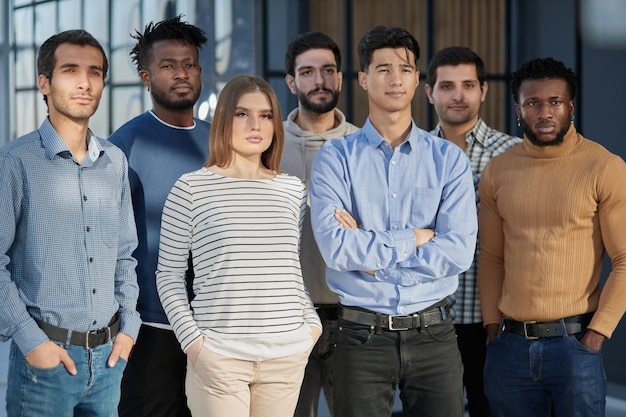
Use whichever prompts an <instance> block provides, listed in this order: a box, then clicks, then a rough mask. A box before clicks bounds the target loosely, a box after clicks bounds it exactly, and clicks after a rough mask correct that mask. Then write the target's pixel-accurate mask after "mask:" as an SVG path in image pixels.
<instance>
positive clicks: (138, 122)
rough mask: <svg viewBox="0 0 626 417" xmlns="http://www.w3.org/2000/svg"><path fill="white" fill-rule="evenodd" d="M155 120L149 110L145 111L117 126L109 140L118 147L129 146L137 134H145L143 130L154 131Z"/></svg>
mask: <svg viewBox="0 0 626 417" xmlns="http://www.w3.org/2000/svg"><path fill="white" fill-rule="evenodd" d="M155 122H156V120H154V117H153V116H151V115H150V114H149V113H148V112H144V113H142V114H140V115H139V116H135V117H134V118H132V119H130V120H129V121H127V122H126V123H124V124H123V125H122V126H120V127H119V128H117V129H116V130H115V131H114V132H113V133H112V134H111V136H109V138H108V140H109V142H111V143H113V144H115V145H117V146H118V147H121V148H126V147H129V146H130V145H131V144H132V142H133V141H134V140H135V139H136V138H137V136H141V135H142V134H143V133H142V132H146V133H147V132H153V131H154V129H155Z"/></svg>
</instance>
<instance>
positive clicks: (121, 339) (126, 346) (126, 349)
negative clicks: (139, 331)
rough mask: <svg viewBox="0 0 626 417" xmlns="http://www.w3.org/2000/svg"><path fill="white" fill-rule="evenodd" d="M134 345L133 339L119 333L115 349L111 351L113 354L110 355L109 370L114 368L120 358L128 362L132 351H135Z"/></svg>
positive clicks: (116, 337) (114, 341) (114, 345)
mask: <svg viewBox="0 0 626 417" xmlns="http://www.w3.org/2000/svg"><path fill="white" fill-rule="evenodd" d="M134 344H135V341H134V340H133V338H132V337H130V336H129V335H127V334H126V333H118V334H117V336H115V339H114V340H113V349H111V354H110V355H109V360H108V362H107V363H108V365H109V368H113V367H114V366H115V364H116V363H117V360H118V359H119V358H122V359H124V360H128V357H129V356H130V351H131V350H132V349H133V345H134Z"/></svg>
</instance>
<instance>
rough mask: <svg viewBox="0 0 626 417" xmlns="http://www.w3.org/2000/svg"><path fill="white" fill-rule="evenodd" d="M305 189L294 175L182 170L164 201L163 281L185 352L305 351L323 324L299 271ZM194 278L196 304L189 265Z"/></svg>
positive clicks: (248, 355)
mask: <svg viewBox="0 0 626 417" xmlns="http://www.w3.org/2000/svg"><path fill="white" fill-rule="evenodd" d="M305 210H306V189H305V187H304V185H303V184H302V182H301V181H300V180H299V179H298V178H297V177H293V176H290V175H287V174H278V175H276V176H275V177H273V178H271V179H267V180H248V179H238V178H231V177H225V176H221V175H218V174H215V173H213V172H211V171H209V170H207V169H206V168H202V169H200V170H198V171H195V172H192V173H188V174H185V175H183V176H182V177H181V178H180V179H179V180H178V181H177V182H176V184H175V185H174V187H173V188H172V190H171V191H170V194H169V196H168V198H167V201H166V203H165V207H164V209H163V217H162V220H161V240H160V245H159V262H158V268H157V273H156V275H157V277H156V280H157V288H158V292H159V297H160V298H161V303H162V304H163V307H164V309H165V313H166V314H167V317H168V319H169V321H170V323H171V325H172V327H173V329H174V332H175V333H176V337H177V338H178V340H179V342H180V344H181V346H182V349H183V350H184V351H186V350H187V348H188V347H189V345H191V344H192V343H193V342H194V341H196V340H197V339H198V338H200V337H202V336H204V345H205V347H207V348H209V349H211V350H212V351H214V352H216V353H219V354H221V355H225V356H229V357H235V358H238V359H243V360H266V359H272V358H276V357H283V356H288V355H291V354H296V353H300V352H304V351H306V350H307V349H308V348H309V347H310V345H311V343H312V340H311V329H310V326H317V327H318V328H320V329H321V324H320V322H319V318H318V316H317V314H316V312H315V308H314V307H313V304H312V303H311V300H310V298H309V296H308V294H307V292H306V289H305V287H304V283H303V280H302V273H301V271H300V260H299V244H300V231H301V228H302V222H303V218H304V213H305ZM189 256H191V261H192V265H193V268H194V273H195V279H194V282H193V293H194V298H193V301H192V302H191V303H190V302H189V299H188V296H187V291H186V289H185V272H186V270H187V265H188V258H189Z"/></svg>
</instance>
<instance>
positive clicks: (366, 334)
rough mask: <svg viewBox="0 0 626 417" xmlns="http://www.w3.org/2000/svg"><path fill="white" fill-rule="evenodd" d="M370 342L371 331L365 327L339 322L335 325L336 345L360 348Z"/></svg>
mask: <svg viewBox="0 0 626 417" xmlns="http://www.w3.org/2000/svg"><path fill="white" fill-rule="evenodd" d="M370 340H372V330H371V329H370V328H369V327H367V326H362V325H358V324H353V323H350V322H346V321H345V320H340V321H339V322H338V325H337V345H339V346H345V347H350V346H361V345H364V344H366V343H368V342H369V341H370Z"/></svg>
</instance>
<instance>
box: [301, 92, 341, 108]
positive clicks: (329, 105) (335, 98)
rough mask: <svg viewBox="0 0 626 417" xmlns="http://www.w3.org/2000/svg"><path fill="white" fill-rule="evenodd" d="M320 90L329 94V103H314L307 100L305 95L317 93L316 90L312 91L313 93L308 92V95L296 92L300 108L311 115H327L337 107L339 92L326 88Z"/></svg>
mask: <svg viewBox="0 0 626 417" xmlns="http://www.w3.org/2000/svg"><path fill="white" fill-rule="evenodd" d="M321 90H323V91H327V92H329V93H330V94H331V98H330V101H326V102H324V101H322V102H320V103H314V102H312V101H311V100H309V99H308V97H307V94H309V93H313V92H314V91H318V90H313V91H310V92H309V93H303V92H300V91H298V101H299V102H300V104H302V107H304V108H305V109H307V110H309V111H311V112H313V113H317V114H324V113H328V112H329V111H331V110H332V109H334V108H335V107H336V106H337V102H338V101H339V91H333V90H329V89H327V88H322V89H321Z"/></svg>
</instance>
